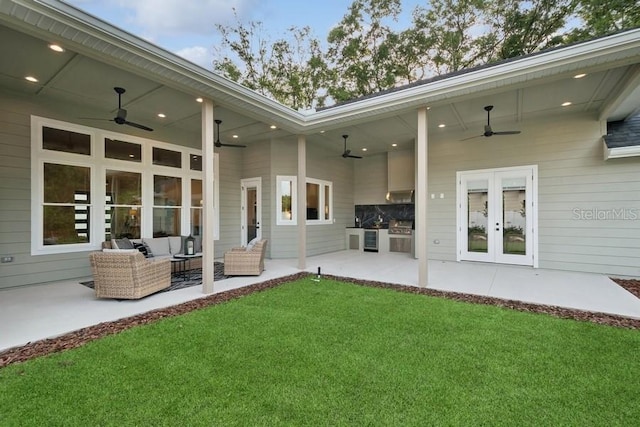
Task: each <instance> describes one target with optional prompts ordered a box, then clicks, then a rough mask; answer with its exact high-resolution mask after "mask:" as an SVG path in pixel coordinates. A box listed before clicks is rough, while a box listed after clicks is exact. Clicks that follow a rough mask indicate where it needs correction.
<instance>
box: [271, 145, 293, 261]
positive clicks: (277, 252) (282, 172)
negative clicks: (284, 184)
mask: <svg viewBox="0 0 640 427" xmlns="http://www.w3.org/2000/svg"><path fill="white" fill-rule="evenodd" d="M270 160H271V179H270V182H268V183H265V184H268V185H269V187H270V188H271V194H272V195H273V203H272V204H271V212H272V214H271V218H273V219H272V221H271V230H272V231H271V244H270V245H269V246H270V247H271V257H272V258H297V257H298V227H297V226H296V225H277V224H276V222H277V218H278V215H279V214H280V213H279V212H278V211H277V205H276V197H277V194H278V193H277V189H276V179H277V177H278V176H297V175H298V142H297V141H291V140H288V141H282V140H273V141H272V142H271V156H270Z"/></svg>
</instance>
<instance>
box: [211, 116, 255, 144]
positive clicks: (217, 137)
mask: <svg viewBox="0 0 640 427" xmlns="http://www.w3.org/2000/svg"><path fill="white" fill-rule="evenodd" d="M214 122H215V124H216V130H217V132H216V134H217V136H216V140H215V141H214V142H213V146H214V147H218V148H220V147H231V148H247V146H246V145H242V144H223V143H222V142H221V141H220V123H222V120H220V119H216V120H214Z"/></svg>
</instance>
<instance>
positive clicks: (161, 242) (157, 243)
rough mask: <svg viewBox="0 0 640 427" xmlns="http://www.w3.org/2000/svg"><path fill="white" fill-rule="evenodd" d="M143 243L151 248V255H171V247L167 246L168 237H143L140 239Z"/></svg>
mask: <svg viewBox="0 0 640 427" xmlns="http://www.w3.org/2000/svg"><path fill="white" fill-rule="evenodd" d="M142 241H143V242H144V243H146V244H147V246H149V249H151V253H153V256H154V257H156V256H162V255H171V249H170V247H169V238H168V237H155V238H151V239H149V238H144V239H142Z"/></svg>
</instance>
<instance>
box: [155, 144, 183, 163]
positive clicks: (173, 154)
mask: <svg viewBox="0 0 640 427" xmlns="http://www.w3.org/2000/svg"><path fill="white" fill-rule="evenodd" d="M153 164H154V165H158V166H169V167H172V168H181V167H182V153H181V152H179V151H173V150H165V149H164V148H157V147H153Z"/></svg>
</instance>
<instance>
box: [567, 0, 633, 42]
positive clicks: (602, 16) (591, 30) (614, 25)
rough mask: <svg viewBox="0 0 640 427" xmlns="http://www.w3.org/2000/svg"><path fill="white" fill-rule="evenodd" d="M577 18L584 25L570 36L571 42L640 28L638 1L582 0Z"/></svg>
mask: <svg viewBox="0 0 640 427" xmlns="http://www.w3.org/2000/svg"><path fill="white" fill-rule="evenodd" d="M577 16H578V17H579V18H580V19H581V20H582V21H583V23H584V24H583V25H582V26H580V27H578V28H576V29H574V30H573V31H572V32H571V33H570V34H569V35H568V41H569V42H572V41H580V40H585V39H589V38H592V37H599V36H603V35H605V34H609V33H614V32H616V31H621V30H626V29H630V28H637V27H640V6H638V2H637V0H582V1H580V2H579V5H578V7H577Z"/></svg>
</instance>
